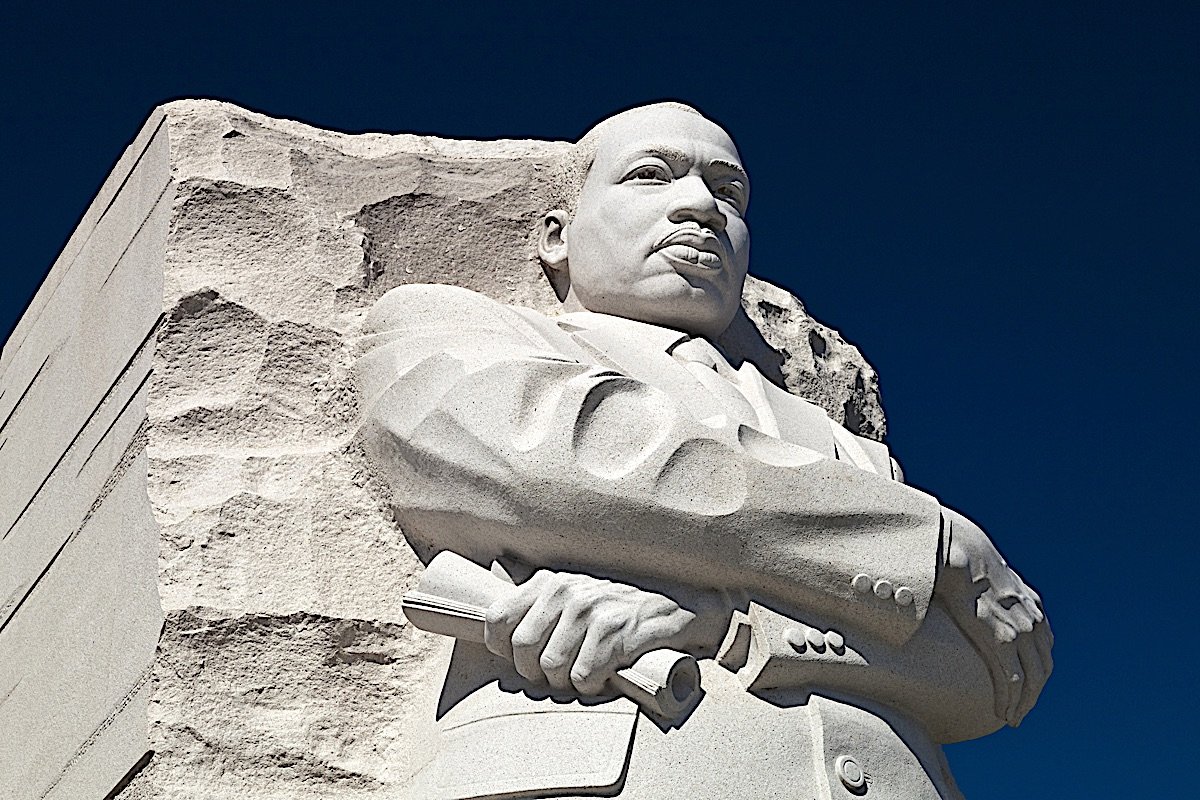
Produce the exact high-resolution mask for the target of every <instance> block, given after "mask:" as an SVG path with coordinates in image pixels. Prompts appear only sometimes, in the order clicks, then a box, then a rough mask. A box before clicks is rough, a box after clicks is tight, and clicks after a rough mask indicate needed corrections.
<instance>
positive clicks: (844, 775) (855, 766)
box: [833, 756, 867, 790]
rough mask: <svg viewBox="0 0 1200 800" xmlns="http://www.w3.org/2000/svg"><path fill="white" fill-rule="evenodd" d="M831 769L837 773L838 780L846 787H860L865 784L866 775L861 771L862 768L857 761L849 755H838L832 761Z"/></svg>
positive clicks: (852, 788)
mask: <svg viewBox="0 0 1200 800" xmlns="http://www.w3.org/2000/svg"><path fill="white" fill-rule="evenodd" d="M833 771H834V772H836V773H837V776H838V780H840V781H841V782H842V785H844V786H845V787H846V788H847V789H850V790H855V789H861V788H863V787H864V786H866V785H867V775H866V773H864V772H863V768H862V767H861V766H859V763H858V762H857V761H855V760H854V759H853V758H851V757H850V756H838V758H837V761H836V762H835V763H834V766H833Z"/></svg>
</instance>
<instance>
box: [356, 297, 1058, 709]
mask: <svg viewBox="0 0 1200 800" xmlns="http://www.w3.org/2000/svg"><path fill="white" fill-rule="evenodd" d="M464 305H465V306H466V307H465V308H464ZM448 307H456V308H457V309H458V310H459V313H457V314H454V315H449V316H447V315H446V314H445V310H446V309H447V308H448ZM430 309H436V310H437V313H436V314H433V313H430V311H429V310H430ZM368 330H374V331H377V333H376V334H375V335H374V337H373V341H371V342H370V343H371V344H374V345H375V346H374V348H373V349H372V350H371V351H370V352H369V353H367V354H366V355H365V356H364V357H363V358H362V359H361V360H360V362H359V367H358V369H359V374H360V377H361V379H362V380H361V383H362V385H363V386H364V392H363V394H364V399H365V401H366V403H367V409H366V431H365V433H366V436H365V442H366V444H367V446H368V448H369V449H370V450H371V452H372V455H373V457H374V460H375V462H376V463H377V464H378V465H380V466H381V468H382V469H383V471H384V472H385V473H386V474H387V475H388V478H389V482H390V483H391V485H392V488H393V492H394V502H395V505H396V507H397V513H398V516H399V518H400V521H401V524H402V525H403V526H404V527H405V530H406V532H407V533H409V534H410V535H414V534H415V535H417V536H419V537H421V538H426V539H428V540H430V541H433V542H435V543H436V545H437V546H438V547H441V548H449V549H452V550H455V551H456V552H459V553H461V554H463V555H466V556H468V557H471V558H475V559H476V560H478V561H480V562H482V563H487V562H488V561H490V560H491V559H492V558H495V557H498V556H508V557H511V558H515V559H518V560H520V561H523V562H525V563H528V564H532V565H538V566H541V567H544V568H546V569H545V570H544V571H543V572H541V573H539V574H538V575H535V576H534V579H532V580H530V581H528V582H526V584H524V591H522V592H521V593H520V594H519V595H518V596H517V598H516V599H514V600H513V601H511V602H510V603H509V604H507V605H505V606H503V607H498V608H495V609H492V612H491V613H490V615H489V620H488V622H489V626H488V629H489V636H488V639H489V646H490V647H491V648H492V649H493V650H494V651H496V652H499V653H502V654H504V655H507V656H509V657H510V658H512V659H513V660H514V663H515V664H516V666H517V668H518V669H519V670H520V671H521V672H522V674H525V675H526V677H529V678H531V679H538V678H541V679H545V680H548V681H549V682H550V683H552V684H554V685H556V686H559V687H560V688H561V687H566V686H568V685H571V686H574V687H575V688H577V689H578V690H580V691H582V692H584V693H589V692H592V691H594V690H595V688H596V687H597V686H598V684H599V683H600V682H602V681H603V678H604V677H605V675H606V672H607V671H611V669H615V668H617V667H619V666H622V665H623V664H622V663H621V662H625V663H628V661H631V660H632V659H633V658H636V656H637V655H638V654H639V651H644V650H646V649H650V648H651V647H657V646H665V645H672V646H679V647H684V648H687V649H693V650H698V649H703V647H704V645H705V644H708V645H709V646H711V645H712V644H715V643H714V642H712V639H713V638H714V633H713V631H714V630H719V628H720V625H719V621H720V620H721V619H722V618H723V616H727V614H728V611H729V606H730V599H729V598H730V597H731V596H736V595H738V594H740V593H742V592H747V593H749V594H751V595H753V596H756V597H765V598H770V599H771V600H772V601H773V602H775V603H777V604H779V605H781V606H782V607H784V608H791V609H797V610H799V611H802V612H805V613H811V614H814V615H817V616H819V617H821V618H824V619H829V620H832V621H835V622H838V623H839V624H840V625H842V626H843V627H844V629H848V630H855V631H858V632H860V633H861V634H862V635H864V636H867V637H871V638H872V639H873V640H877V641H884V642H887V643H889V644H891V645H893V646H895V647H902V646H903V645H904V643H905V642H906V641H907V640H908V639H909V638H910V637H911V636H912V634H913V632H914V631H915V630H916V629H917V628H918V627H919V626H920V624H921V621H922V619H923V617H924V614H925V612H926V610H927V608H928V606H929V603H930V601H931V597H932V595H933V593H934V591H935V589H934V583H935V580H936V581H937V583H938V589H937V592H938V594H939V595H942V594H944V595H946V597H945V598H941V599H942V601H943V602H944V603H945V604H946V605H947V607H948V609H949V610H951V612H952V614H953V613H954V609H955V608H956V607H960V606H961V607H967V606H971V605H972V603H971V601H972V600H973V599H974V598H973V595H974V594H975V593H976V590H977V589H979V585H980V583H981V582H987V583H988V587H986V588H984V589H982V590H980V591H981V592H982V593H981V594H980V595H979V600H978V602H977V603H975V604H974V605H975V607H971V608H969V609H968V612H975V611H976V610H977V609H978V610H979V612H980V613H978V614H975V613H958V614H954V616H955V617H956V619H958V618H959V617H964V618H965V617H970V618H971V619H974V620H976V622H972V621H971V620H970V619H964V620H963V623H962V624H961V625H960V627H963V628H964V632H966V633H967V634H968V636H969V637H971V640H972V641H973V642H975V643H976V647H980V643H981V642H982V643H983V644H984V647H985V648H987V646H988V643H989V642H990V641H991V639H989V638H988V637H989V636H990V637H991V638H992V639H996V638H997V637H1000V638H1003V636H1004V635H1007V634H1006V633H1005V631H1006V630H1010V629H1011V630H1012V631H1013V636H1012V639H1011V640H1010V642H1009V644H1011V645H1012V646H1011V647H1010V648H1005V647H1000V648H999V651H1004V652H1003V654H1002V655H997V654H996V653H997V652H998V651H997V649H996V648H990V650H989V652H988V653H987V654H986V657H988V658H990V660H991V663H992V665H993V666H992V669H993V676H994V680H997V685H998V686H1001V687H1003V688H1004V689H1005V690H1006V691H1004V692H1000V693H997V704H998V710H999V709H1000V707H1001V706H1003V713H1002V714H1000V715H999V716H1000V717H1001V718H1002V719H1007V720H1009V721H1010V722H1014V723H1015V722H1016V721H1017V720H1019V717H1020V716H1021V715H1023V713H1024V711H1026V710H1028V707H1029V706H1031V705H1032V699H1035V698H1036V694H1037V690H1039V689H1040V684H1041V682H1042V681H1044V674H1047V673H1048V669H1049V666H1048V652H1049V645H1048V641H1047V642H1046V644H1045V647H1039V646H1036V645H1033V644H1029V645H1028V646H1024V645H1025V644H1026V643H1027V639H1023V638H1022V637H1023V636H1026V635H1027V634H1029V633H1030V632H1031V631H1032V630H1033V629H1034V627H1035V626H1036V625H1038V624H1039V623H1042V627H1043V628H1044V627H1045V626H1044V623H1043V618H1042V617H1041V616H1040V615H1041V610H1040V601H1038V600H1037V599H1036V595H1032V592H1031V590H1028V588H1027V587H1025V586H1024V584H1023V583H1020V579H1019V578H1016V576H1015V573H1011V571H1010V570H1008V569H1007V567H1006V566H1004V565H1003V560H1002V559H1000V558H999V555H998V554H995V550H994V548H992V547H991V545H990V543H988V542H987V539H986V537H985V536H983V535H982V533H981V532H980V533H979V534H978V536H974V535H973V533H972V531H971V530H970V528H968V526H969V525H970V523H969V522H968V521H966V520H965V519H963V518H960V517H954V518H953V520H956V523H954V524H956V525H957V527H958V528H959V529H961V531H962V533H961V534H960V536H959V537H958V539H957V541H958V542H959V546H958V548H957V549H955V548H954V547H953V541H954V540H950V541H946V539H945V533H946V530H945V522H944V518H943V509H942V508H941V507H940V506H939V505H938V503H937V502H936V501H935V500H933V498H931V497H929V496H928V495H925V494H922V493H920V492H917V491H915V490H913V489H910V488H908V487H905V486H903V485H901V484H899V483H896V482H894V481H890V480H888V479H885V478H881V477H879V476H877V475H872V474H868V473H866V472H863V471H861V470H858V469H856V468H854V467H851V466H848V465H846V464H844V463H842V462H838V461H834V460H832V459H827V458H824V457H821V456H819V455H817V454H816V453H813V452H812V451H809V450H806V449H805V448H801V447H798V446H794V445H788V444H786V443H784V442H780V441H778V440H772V442H771V443H770V445H769V446H764V445H763V442H762V439H761V437H762V435H761V434H758V432H756V431H750V430H747V429H744V428H738V429H735V428H732V427H726V428H713V427H710V426H708V425H705V424H702V423H700V422H697V421H696V420H694V419H693V418H692V417H691V416H690V415H689V414H688V413H687V412H686V411H685V410H684V409H683V408H682V407H681V406H680V405H679V404H677V403H676V402H674V400H673V399H672V398H671V397H669V396H667V395H666V394H664V393H663V392H661V391H659V390H657V389H654V388H653V387H651V386H648V385H646V384H644V383H640V382H638V381H634V380H632V379H630V378H628V377H626V376H624V375H621V374H619V373H616V372H613V371H610V370H607V369H605V368H603V367H601V366H597V365H595V364H589V363H586V362H583V361H581V360H578V359H574V358H570V357H565V356H564V355H563V353H564V351H565V350H566V349H567V348H566V347H556V346H555V345H554V344H553V343H552V342H551V341H550V340H548V339H547V335H546V333H545V332H542V331H536V330H533V329H531V328H530V327H529V325H528V323H527V322H526V321H525V320H523V319H521V318H520V317H518V316H517V315H515V314H513V313H512V312H509V311H507V310H506V309H505V308H504V307H503V306H499V305H498V304H496V303H494V302H492V301H490V300H487V299H486V298H482V297H480V296H478V295H474V294H473V293H469V292H465V291H464V290H456V289H451V288H450V287H406V288H405V289H403V290H400V291H398V292H393V293H391V294H389V295H388V296H386V297H385V298H384V299H383V300H381V301H380V303H379V305H378V306H377V307H376V309H375V311H373V312H372V318H371V320H369V324H368ZM972 527H973V526H972ZM974 530H976V531H977V530H978V529H977V528H974ZM992 554H995V555H994V558H993V556H992ZM860 572H862V573H868V574H872V575H876V576H887V577H889V578H890V579H891V580H892V581H893V583H894V585H896V586H899V585H905V586H908V587H910V589H911V591H912V592H913V598H914V601H913V602H912V603H911V604H910V605H908V606H904V607H901V606H898V605H897V604H895V603H878V602H875V601H876V598H874V597H873V596H870V595H867V596H864V595H863V594H861V593H859V592H856V591H855V590H854V589H853V587H852V580H853V577H854V576H855V575H856V574H858V573H860ZM597 574H598V575H602V576H605V578H607V579H609V580H601V579H597V578H592V577H590V576H591V575H597ZM960 575H967V576H968V579H967V580H965V581H962V580H953V579H952V578H951V577H948V576H960ZM1010 575H1011V576H1012V578H1015V581H1016V582H1015V583H1014V582H1013V581H1012V580H1011V579H1010V578H1009V577H1008V576H1010ZM1005 581H1007V583H1005ZM684 587H706V588H705V590H688V589H685V588H684ZM988 591H992V595H994V597H992V596H990V595H988ZM985 597H986V598H988V599H987V600H985V599H984V598H985ZM980 604H982V605H980ZM1014 608H1019V609H1021V611H1020V612H1015V613H1014V612H1012V609H1014ZM960 612H961V609H960ZM1022 613H1023V614H1024V617H1025V618H1026V619H1028V622H1029V625H1028V629H1029V630H1025V629H1024V628H1025V627H1026V626H1025V624H1024V622H1025V620H1023V619H1021V614H1022ZM998 620H999V622H998ZM572 631H574V633H572ZM1046 632H1047V634H1048V629H1046ZM1001 644H1005V643H1003V642H1001ZM1009 650H1011V653H1010V652H1008V651H1009ZM981 652H983V650H982V649H981ZM1043 653H1044V655H1045V659H1042V656H1043ZM1039 670H1040V671H1039ZM1011 674H1020V680H1019V681H1018V682H1019V683H1022V687H1021V688H1020V689H1019V690H1018V691H1016V692H1015V695H1014V692H1013V691H1012V688H1011V684H1012V683H1013V682H1012V680H1011V677H1010V675H1011ZM1030 687H1032V691H1031V692H1030V690H1029V689H1030ZM1014 696H1015V699H1014Z"/></svg>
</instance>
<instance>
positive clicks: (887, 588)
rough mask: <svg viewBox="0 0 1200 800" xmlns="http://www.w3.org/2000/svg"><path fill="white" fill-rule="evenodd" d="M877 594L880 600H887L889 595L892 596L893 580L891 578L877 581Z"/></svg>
mask: <svg viewBox="0 0 1200 800" xmlns="http://www.w3.org/2000/svg"><path fill="white" fill-rule="evenodd" d="M875 596H876V597H878V598H879V599H880V600H887V599H888V598H889V597H891V596H892V582H891V581H889V580H882V581H876V582H875Z"/></svg>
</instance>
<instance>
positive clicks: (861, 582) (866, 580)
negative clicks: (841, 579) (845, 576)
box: [850, 572, 871, 594]
mask: <svg viewBox="0 0 1200 800" xmlns="http://www.w3.org/2000/svg"><path fill="white" fill-rule="evenodd" d="M850 585H851V586H853V587H854V590H855V591H857V592H862V593H863V594H866V593H867V592H869V591H871V578H870V577H869V576H867V575H864V574H863V573H861V572H860V573H858V574H857V575H855V576H854V580H852V581H850Z"/></svg>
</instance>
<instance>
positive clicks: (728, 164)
mask: <svg viewBox="0 0 1200 800" xmlns="http://www.w3.org/2000/svg"><path fill="white" fill-rule="evenodd" d="M633 155H634V156H657V157H659V158H661V159H663V160H664V161H670V162H673V163H676V164H679V163H686V162H688V161H691V156H689V155H688V154H687V153H685V152H683V151H682V150H676V149H675V148H674V147H666V146H664V145H655V146H653V147H647V148H644V149H642V150H639V151H638V152H637V153H634V154H633ZM708 163H709V165H711V166H718V167H724V168H725V169H727V170H730V171H731V172H735V173H737V174H738V175H739V176H740V177H741V178H742V180H744V181H746V182H747V183H749V182H750V176H749V175H748V174H747V173H746V170H745V168H743V167H742V166H741V165H740V164H736V163H734V162H732V161H730V160H728V159H725V158H714V159H713V160H712V161H709V162H708Z"/></svg>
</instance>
